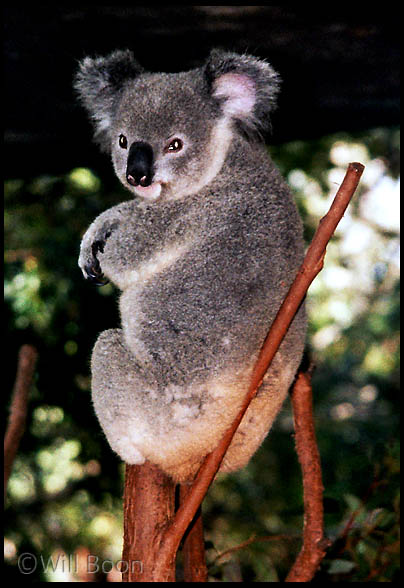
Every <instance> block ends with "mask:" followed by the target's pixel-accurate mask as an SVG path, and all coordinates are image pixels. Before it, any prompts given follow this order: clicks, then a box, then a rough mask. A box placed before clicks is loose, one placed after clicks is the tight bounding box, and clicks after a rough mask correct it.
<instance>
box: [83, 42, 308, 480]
mask: <svg viewBox="0 0 404 588" xmlns="http://www.w3.org/2000/svg"><path fill="white" fill-rule="evenodd" d="M279 84H280V79H279V76H278V74H277V73H276V72H275V71H274V69H273V68H272V67H271V65H269V64H268V63H267V62H266V61H264V60H260V59H258V58H255V57H252V56H249V55H238V54H235V53H233V52H226V51H222V50H212V51H211V53H210V55H209V57H208V58H207V60H206V62H205V63H204V64H203V65H202V66H200V67H198V68H194V69H191V70H190V71H186V72H180V73H151V72H147V71H144V70H143V68H142V67H141V66H140V65H139V64H138V63H137V61H136V60H135V58H134V56H133V53H132V52H131V51H129V50H117V51H114V52H113V53H111V54H110V55H108V56H106V57H95V58H90V57H86V58H84V59H83V60H82V61H81V63H80V66H79V70H78V72H77V74H76V78H75V83H74V85H75V89H76V91H77V92H78V95H79V99H80V101H81V102H82V104H83V105H84V107H85V109H86V110H87V111H88V114H89V115H90V118H91V120H92V121H93V124H94V131H95V132H94V138H95V140H96V142H98V143H99V145H100V147H101V149H102V150H104V151H105V152H107V153H108V154H109V155H110V156H111V159H112V164H113V167H114V170H115V172H116V175H117V177H118V178H119V180H120V181H121V183H122V185H123V186H124V187H125V188H127V189H128V190H129V192H130V194H131V197H130V198H129V199H128V200H127V201H124V202H122V203H120V204H118V205H116V206H113V207H112V208H110V209H109V210H106V211H105V212H103V213H102V214H100V215H99V216H98V217H97V218H96V219H95V220H94V222H93V223H92V224H91V225H90V227H89V228H88V230H87V232H86V233H85V234H84V237H83V240H82V243H81V249H80V257H79V266H80V268H81V269H82V271H83V274H84V276H85V277H86V278H88V279H90V280H91V281H93V282H94V283H96V284H103V283H105V281H107V280H109V281H111V282H112V283H113V284H114V285H115V286H116V287H117V288H118V289H119V290H120V291H121V294H120V299H119V309H120V317H121V328H117V329H110V330H107V331H104V332H103V333H101V334H100V336H99V338H98V340H97V342H96V344H95V347H94V349H93V352H92V357H91V373H92V384H91V386H92V400H93V404H94V409H95V412H96V414H97V417H98V419H99V422H100V424H101V427H102V429H103V431H104V433H105V435H106V437H107V439H108V441H109V444H110V446H111V448H112V449H113V450H114V451H115V452H116V453H117V454H118V455H119V456H120V457H121V458H122V460H124V461H125V462H126V463H129V464H142V463H143V462H144V461H145V460H149V461H150V462H151V463H153V464H156V465H157V466H159V467H160V468H161V469H162V470H163V471H164V472H166V473H167V474H168V475H169V476H171V477H172V478H173V479H174V480H175V481H176V482H186V481H189V480H191V479H192V478H193V477H194V475H195V474H196V472H197V470H198V468H199V467H200V465H201V463H202V461H203V459H204V458H205V456H206V455H207V454H208V453H210V452H211V451H212V450H213V449H214V448H215V447H216V446H217V444H218V443H219V441H220V439H221V438H222V436H223V434H224V433H225V431H226V430H227V429H228V428H229V426H230V424H231V423H232V421H233V420H234V418H235V416H236V415H237V413H238V411H239V409H240V406H241V404H242V401H243V399H244V397H245V395H246V392H247V389H248V387H249V381H250V377H251V374H252V370H253V368H254V365H255V363H256V360H257V357H258V354H259V352H260V349H261V347H262V345H263V342H264V339H265V337H266V334H267V332H268V329H269V327H270V325H271V322H272V321H273V319H274V317H275V315H276V313H277V311H278V309H279V307H280V305H281V303H282V301H283V298H284V296H285V294H286V293H287V291H288V289H289V286H290V284H291V282H292V281H293V279H294V277H295V275H296V273H297V270H298V268H299V266H300V264H301V262H302V258H303V248H304V245H303V238H302V224H301V220H300V218H299V215H298V212H297V209H296V206H295V204H294V201H293V199H292V196H291V193H290V191H289V188H288V186H287V185H286V183H285V181H284V180H283V178H282V177H281V175H280V173H279V171H278V169H277V168H276V167H275V165H274V164H273V163H272V161H271V160H270V158H269V156H268V154H267V150H266V148H265V144H264V142H263V139H262V136H263V133H264V131H266V129H267V128H268V125H269V114H270V113H271V111H272V110H273V109H274V108H275V105H276V98H277V95H278V90H279ZM305 331H306V318H305V311H304V307H303V306H302V307H301V308H300V309H299V311H298V313H297V315H296V316H295V318H294V320H293V323H292V324H291V326H290V328H289V330H288V333H287V335H286V337H285V339H284V340H283V342H282V344H281V346H280V349H279V351H278V353H277V354H276V356H275V358H274V360H273V362H272V364H271V366H270V368H269V370H268V372H267V374H266V375H265V378H264V380H263V383H262V385H261V387H260V389H259V391H258V393H257V395H256V397H255V398H254V400H253V401H252V402H251V405H250V406H249V408H248V411H247V412H246V414H245V416H244V418H243V420H242V422H241V424H240V427H239V429H238V431H237V432H236V434H235V437H234V438H233V441H232V443H231V445H230V447H229V449H228V451H227V454H226V456H225V458H224V461H223V463H222V466H221V471H224V472H230V471H234V470H237V469H239V468H242V467H243V466H245V465H246V464H247V463H248V461H249V459H250V458H251V456H252V455H253V454H254V452H255V451H256V450H257V448H258V447H259V446H260V444H261V443H262V441H263V439H264V438H265V436H266V435H267V433H268V431H269V429H270V427H271V425H272V423H273V420H274V419H275V417H276V415H277V413H278V412H279V411H280V409H281V406H282V404H283V401H284V399H285V397H286V395H287V392H288V388H289V387H290V384H291V383H292V381H293V378H294V375H295V373H296V370H297V368H298V366H299V363H300V360H301V357H302V353H303V348H304V344H305Z"/></svg>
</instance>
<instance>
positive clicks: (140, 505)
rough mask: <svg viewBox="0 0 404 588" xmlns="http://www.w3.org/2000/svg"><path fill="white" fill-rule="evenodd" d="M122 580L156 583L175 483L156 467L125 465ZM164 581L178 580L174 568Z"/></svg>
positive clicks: (167, 571) (172, 506)
mask: <svg viewBox="0 0 404 588" xmlns="http://www.w3.org/2000/svg"><path fill="white" fill-rule="evenodd" d="M123 501H124V513H123V514H124V547H123V555H122V568H121V571H122V580H123V581H124V582H153V581H154V560H155V557H156V553H157V552H158V549H159V545H160V543H161V534H162V532H163V530H164V529H165V528H166V526H167V525H168V524H169V522H170V521H171V519H172V518H173V516H174V507H175V484H174V482H173V481H172V480H171V478H169V477H168V476H167V475H166V474H165V473H164V472H162V471H161V470H160V469H159V468H158V467H157V466H155V465H153V464H151V463H150V462H146V463H145V464H144V465H142V466H134V465H126V472H125V489H124V497H123ZM160 581H161V582H174V581H175V566H174V565H173V566H171V568H167V569H166V573H165V576H164V578H162V579H161V580H160Z"/></svg>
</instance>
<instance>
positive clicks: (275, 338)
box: [126, 163, 364, 582]
mask: <svg viewBox="0 0 404 588" xmlns="http://www.w3.org/2000/svg"><path fill="white" fill-rule="evenodd" d="M363 170H364V166H363V165H362V164H360V163H350V164H349V166H348V169H347V172H346V175H345V178H344V180H343V182H342V184H341V186H340V188H339V190H338V192H337V194H336V196H335V198H334V201H333V203H332V205H331V208H330V210H329V212H328V213H327V215H326V216H325V217H324V218H322V219H321V221H320V225H319V227H318V229H317V231H316V234H315V235H314V237H313V240H312V243H311V245H310V247H309V248H308V250H307V253H306V256H305V259H304V262H303V264H302V266H301V268H300V270H299V272H298V274H297V276H296V279H295V281H294V282H293V284H292V286H291V288H290V290H289V292H288V294H287V296H286V298H285V300H284V302H283V304H282V306H281V308H280V309H279V311H278V314H277V316H276V318H275V320H274V322H273V324H272V326H271V329H270V331H269V333H268V336H267V338H266V340H265V342H264V345H263V348H262V351H261V353H260V356H259V358H258V361H257V364H256V366H255V368H254V371H253V375H252V378H251V383H250V386H249V389H248V392H247V394H246V398H245V400H244V403H243V405H242V407H241V409H240V412H239V414H238V416H237V417H236V419H235V420H234V422H233V424H232V426H231V427H230V428H229V429H228V430H227V432H226V433H225V435H224V437H223V439H222V441H221V442H220V443H219V445H218V447H217V448H216V449H215V450H214V451H213V452H212V453H210V454H209V455H208V456H207V457H206V458H205V461H204V462H203V464H202V466H201V468H200V470H199V472H198V474H197V475H196V477H195V480H194V482H193V485H192V487H191V489H190V491H189V493H188V494H187V497H186V499H185V501H184V502H183V503H182V504H181V505H180V507H179V509H178V511H177V512H176V514H175V516H174V517H173V519H172V521H171V523H170V524H168V525H167V526H166V529H165V531H163V532H162V534H161V536H160V544H159V549H157V550H156V551H155V561H154V569H153V572H152V579H151V581H154V582H158V581H161V582H165V581H172V580H170V579H168V578H171V577H172V570H173V569H174V565H175V556H176V552H177V549H178V546H179V544H180V541H181V539H182V537H183V535H184V533H185V531H186V529H187V527H188V525H189V524H190V522H191V521H192V519H193V518H194V516H195V514H196V512H197V510H198V508H199V506H200V504H201V503H202V500H203V498H204V496H205V494H206V492H207V490H208V488H209V486H210V484H211V483H212V480H213V478H214V477H215V475H216V473H217V471H218V469H219V467H220V464H221V462H222V459H223V457H224V454H225V453H226V451H227V448H228V447H229V445H230V443H231V440H232V438H233V436H234V434H235V432H236V429H237V427H238V425H239V424H240V422H241V420H242V418H243V416H244V414H245V412H246V410H247V408H248V406H249V404H250V402H251V400H252V399H253V398H254V396H255V394H256V391H257V389H258V388H259V386H260V385H261V383H262V380H263V378H264V375H265V373H266V371H267V370H268V367H269V365H270V363H271V361H272V359H273V357H274V355H275V353H276V351H277V349H278V347H279V345H280V343H281V341H282V339H283V337H284V336H285V334H286V332H287V330H288V328H289V325H290V323H291V322H292V320H293V318H294V316H295V314H296V312H297V310H298V308H299V306H300V304H301V303H302V301H303V299H304V297H305V295H306V292H307V289H308V287H309V286H310V284H311V282H312V281H313V280H314V278H315V277H316V275H317V274H318V273H319V272H320V270H321V269H322V267H323V261H324V256H325V251H326V246H327V243H328V241H329V240H330V238H331V237H332V235H333V233H334V231H335V229H336V227H337V225H338V223H339V221H340V220H341V218H342V216H343V215H344V212H345V210H346V208H347V206H348V204H349V202H350V200H351V198H352V196H353V194H354V192H355V189H356V187H357V185H358V183H359V180H360V177H361V175H362V173H363ZM142 467H145V466H142ZM134 523H135V521H133V520H132V521H130V520H128V521H127V522H126V524H127V525H131V524H132V525H134ZM143 581H146V580H143ZM149 581H150V580H149Z"/></svg>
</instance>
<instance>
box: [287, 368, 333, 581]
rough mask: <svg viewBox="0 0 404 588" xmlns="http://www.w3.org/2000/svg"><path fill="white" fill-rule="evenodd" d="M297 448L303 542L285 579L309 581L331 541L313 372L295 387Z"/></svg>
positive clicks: (307, 374)
mask: <svg viewBox="0 0 404 588" xmlns="http://www.w3.org/2000/svg"><path fill="white" fill-rule="evenodd" d="M292 406H293V417H294V426H295V443H296V452H297V455H298V458H299V462H300V465H301V468H302V477H303V502H304V526H303V546H302V549H301V550H300V553H299V555H298V556H297V558H296V561H295V563H294V564H293V566H292V569H291V570H290V572H289V574H288V576H287V577H286V580H285V582H309V581H310V580H311V579H312V578H313V576H314V574H315V573H316V570H317V568H318V566H319V565H320V563H321V560H322V559H323V558H324V556H325V550H326V548H327V547H328V546H329V545H330V542H329V541H328V540H327V539H325V538H324V520H323V489H324V488H323V482H322V476H321V462H320V453H319V451H318V447H317V442H316V435H315V431H314V421H313V403H312V388H311V374H310V373H309V372H306V373H303V372H299V374H298V376H297V379H296V382H295V384H294V386H293V391H292Z"/></svg>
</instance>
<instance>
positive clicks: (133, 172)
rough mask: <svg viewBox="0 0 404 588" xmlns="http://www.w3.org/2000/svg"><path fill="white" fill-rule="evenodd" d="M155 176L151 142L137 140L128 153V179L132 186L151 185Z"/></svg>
mask: <svg viewBox="0 0 404 588" xmlns="http://www.w3.org/2000/svg"><path fill="white" fill-rule="evenodd" d="M152 178H153V149H152V146H151V145H149V143H145V142H144V141H135V143H132V145H131V146H130V149H129V154H128V163H127V166H126V180H127V181H128V183H129V184H131V186H139V185H140V186H150V184H151V183H152Z"/></svg>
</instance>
